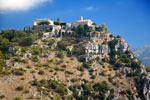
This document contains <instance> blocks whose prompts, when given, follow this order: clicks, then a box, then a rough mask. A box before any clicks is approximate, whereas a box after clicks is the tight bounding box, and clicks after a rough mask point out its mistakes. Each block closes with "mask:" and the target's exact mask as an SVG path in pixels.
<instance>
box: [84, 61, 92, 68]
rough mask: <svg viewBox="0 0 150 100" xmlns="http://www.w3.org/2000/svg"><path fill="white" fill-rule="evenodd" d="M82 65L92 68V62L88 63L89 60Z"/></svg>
mask: <svg viewBox="0 0 150 100" xmlns="http://www.w3.org/2000/svg"><path fill="white" fill-rule="evenodd" d="M82 66H83V67H85V68H90V66H91V64H90V63H88V62H85V63H83V65H82Z"/></svg>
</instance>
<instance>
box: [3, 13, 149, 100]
mask: <svg viewBox="0 0 150 100" xmlns="http://www.w3.org/2000/svg"><path fill="white" fill-rule="evenodd" d="M149 83H150V70H149V68H147V67H146V66H145V65H143V64H142V62H141V61H140V60H139V59H138V58H136V57H135V56H134V54H133V53H132V51H130V48H129V45H128V44H127V43H126V42H125V40H124V39H123V38H122V37H121V36H120V35H118V36H113V35H112V34H111V33H110V32H109V31H108V30H107V28H106V25H105V24H104V23H103V24H102V25H101V26H97V25H96V23H95V22H93V21H92V20H90V19H88V20H84V19H83V17H82V16H81V17H80V19H79V20H77V21H75V22H73V23H66V22H62V21H60V19H59V18H58V19H57V20H56V21H52V20H50V19H36V20H35V21H33V22H32V27H31V28H30V27H29V26H25V27H24V30H16V29H8V30H4V29H2V31H1V34H0V100H150V84H149Z"/></svg>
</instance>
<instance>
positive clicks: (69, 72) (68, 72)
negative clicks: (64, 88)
mask: <svg viewBox="0 0 150 100" xmlns="http://www.w3.org/2000/svg"><path fill="white" fill-rule="evenodd" d="M65 73H67V74H73V72H71V71H66V72H65Z"/></svg>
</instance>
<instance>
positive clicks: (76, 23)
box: [71, 16, 94, 28]
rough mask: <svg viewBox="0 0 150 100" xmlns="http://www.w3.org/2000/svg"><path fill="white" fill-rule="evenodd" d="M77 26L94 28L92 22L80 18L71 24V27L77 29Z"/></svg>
mask: <svg viewBox="0 0 150 100" xmlns="http://www.w3.org/2000/svg"><path fill="white" fill-rule="evenodd" d="M79 25H88V26H90V27H94V25H93V22H92V21H91V20H90V19H87V20H84V19H83V17H82V16H81V17H80V20H77V21H75V22H73V23H72V24H71V26H72V28H73V27H78V26H79Z"/></svg>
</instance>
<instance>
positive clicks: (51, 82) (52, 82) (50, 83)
mask: <svg viewBox="0 0 150 100" xmlns="http://www.w3.org/2000/svg"><path fill="white" fill-rule="evenodd" d="M48 86H49V87H50V88H52V89H56V87H57V86H58V81H56V80H48Z"/></svg>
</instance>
